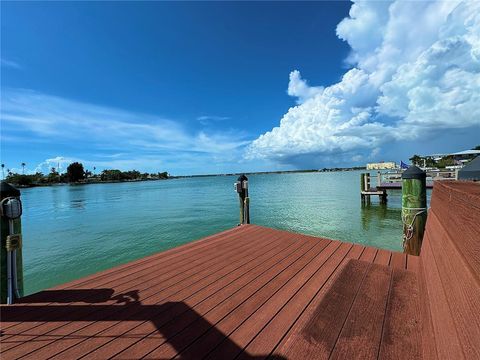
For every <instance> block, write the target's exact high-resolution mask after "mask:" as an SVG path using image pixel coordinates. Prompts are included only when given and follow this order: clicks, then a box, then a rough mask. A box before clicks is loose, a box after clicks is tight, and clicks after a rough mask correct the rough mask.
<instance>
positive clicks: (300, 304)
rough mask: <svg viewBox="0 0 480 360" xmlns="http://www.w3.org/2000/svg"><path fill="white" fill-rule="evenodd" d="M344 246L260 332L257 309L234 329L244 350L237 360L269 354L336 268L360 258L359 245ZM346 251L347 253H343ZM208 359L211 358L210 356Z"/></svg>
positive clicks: (232, 336)
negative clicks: (253, 315)
mask: <svg viewBox="0 0 480 360" xmlns="http://www.w3.org/2000/svg"><path fill="white" fill-rule="evenodd" d="M345 245H346V244H343V243H342V246H341V247H338V248H337V250H336V251H335V252H334V253H333V254H332V255H331V256H329V257H328V259H327V260H326V261H325V263H324V264H323V266H321V267H320V268H319V269H318V270H317V272H316V273H315V274H314V276H313V277H312V278H311V279H310V280H309V281H307V282H306V283H305V284H304V285H303V286H302V288H301V289H300V291H298V292H297V293H296V294H295V296H293V297H292V298H291V299H289V300H288V302H287V304H286V305H285V306H284V307H282V308H281V309H280V310H279V311H278V312H277V313H276V314H275V316H274V317H273V318H272V320H271V321H270V322H268V323H267V324H266V325H265V326H264V327H263V329H261V328H260V329H259V321H258V320H257V317H258V316H262V315H263V310H262V309H260V310H259V311H258V312H257V313H258V314H259V315H257V317H251V318H250V319H249V320H248V321H247V322H245V323H244V324H242V326H241V327H240V328H239V329H237V331H236V334H235V333H234V334H232V335H231V340H232V341H233V342H235V343H236V344H238V345H239V346H240V347H243V348H244V351H243V352H242V354H241V355H240V356H239V357H238V359H250V358H251V357H252V356H254V357H255V358H257V357H258V358H260V357H262V356H265V355H268V354H270V353H271V352H272V351H273V349H274V348H275V346H276V345H277V344H278V343H279V342H280V340H281V339H282V338H283V337H284V336H285V334H286V333H287V332H288V330H289V329H290V328H291V326H292V325H293V324H294V323H295V321H296V320H297V319H298V318H299V316H300V315H301V313H302V312H303V311H304V310H305V309H306V307H307V306H308V304H310V303H311V302H312V301H313V299H314V297H315V296H316V295H317V294H318V292H319V291H320V290H321V289H322V288H323V286H324V285H325V283H326V282H327V281H328V279H330V277H331V276H332V275H333V274H334V272H335V271H336V270H337V269H338V267H339V266H341V264H344V262H345V261H348V259H352V258H358V256H360V255H363V253H362V250H363V249H362V247H361V246H352V247H351V248H350V249H348V247H346V246H345ZM347 250H348V253H346V251H347ZM326 251H327V250H325V252H326ZM257 333H258V334H257ZM244 344H245V345H244ZM224 346H226V345H224ZM223 351H224V350H223ZM230 351H231V350H229V352H228V353H224V354H225V355H228V356H225V357H224V358H228V357H229V355H230V354H231V353H230ZM213 355H215V354H213ZM210 358H214V357H213V356H212V355H210Z"/></svg>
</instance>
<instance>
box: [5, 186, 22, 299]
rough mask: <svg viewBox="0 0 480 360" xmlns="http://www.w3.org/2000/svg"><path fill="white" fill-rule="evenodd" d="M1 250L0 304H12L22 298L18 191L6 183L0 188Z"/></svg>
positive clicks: (20, 212) (20, 207)
mask: <svg viewBox="0 0 480 360" xmlns="http://www.w3.org/2000/svg"><path fill="white" fill-rule="evenodd" d="M0 215H1V244H0V245H1V249H0V294H1V296H0V303H2V304H12V303H13V302H14V300H15V299H16V298H19V297H21V296H23V263H22V237H21V228H22V227H21V221H20V216H21V215H22V203H21V201H20V191H18V190H17V189H16V188H14V187H13V186H11V185H9V184H8V183H7V182H6V181H2V182H1V186H0Z"/></svg>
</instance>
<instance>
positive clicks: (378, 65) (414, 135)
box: [246, 0, 480, 164]
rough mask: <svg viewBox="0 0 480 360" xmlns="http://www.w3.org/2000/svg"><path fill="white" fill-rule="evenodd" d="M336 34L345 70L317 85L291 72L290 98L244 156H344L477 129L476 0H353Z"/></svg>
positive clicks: (294, 159)
mask: <svg viewBox="0 0 480 360" xmlns="http://www.w3.org/2000/svg"><path fill="white" fill-rule="evenodd" d="M336 32H337V36H338V37H339V38H340V39H342V40H344V41H346V42H347V43H348V44H349V46H350V47H351V53H350V55H349V56H348V58H347V59H346V62H347V63H348V64H349V65H350V66H351V68H350V69H349V70H348V71H347V72H346V73H345V74H344V75H343V77H342V79H341V81H340V82H338V83H336V84H333V85H330V86H327V87H325V88H323V87H321V86H318V87H311V86H309V85H308V83H307V82H306V81H305V80H303V79H302V78H301V75H300V72H299V71H297V70H295V71H292V73H291V74H290V82H289V86H288V94H289V95H291V96H294V97H296V98H297V104H298V105H297V106H294V107H292V108H290V109H289V111H288V112H287V113H286V114H285V115H284V116H283V118H282V119H281V121H280V125H279V126H278V127H275V128H273V129H272V130H271V131H269V132H266V133H265V134H263V135H261V136H259V137H258V138H257V139H256V140H254V141H253V142H252V144H250V146H248V148H247V151H246V157H247V158H250V159H253V158H264V159H269V160H274V161H277V162H279V163H284V164H298V163H302V162H303V163H305V162H309V161H310V162H311V161H312V159H315V158H318V157H319V156H321V157H322V158H323V159H335V161H336V162H342V161H345V162H348V161H350V162H352V161H359V160H360V159H365V158H372V159H373V158H376V157H377V156H378V153H379V152H380V149H381V147H382V146H385V144H390V143H391V142H392V141H405V139H409V140H412V139H419V138H421V137H428V136H435V134H438V133H439V132H442V131H443V132H445V130H446V129H467V128H472V129H474V130H475V131H477V130H478V129H480V106H479V104H480V2H478V1H471V2H470V1H464V2H455V1H449V2H438V1H437V2H413V1H393V2H386V1H385V2H383V1H381V2H370V1H361V0H360V1H355V2H354V3H353V5H352V7H351V9H350V13H349V17H348V18H345V19H344V20H342V21H341V22H340V23H339V24H338V26H337V29H336Z"/></svg>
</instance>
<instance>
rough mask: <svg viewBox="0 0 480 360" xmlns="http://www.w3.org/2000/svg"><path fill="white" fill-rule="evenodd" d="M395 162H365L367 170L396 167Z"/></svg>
mask: <svg viewBox="0 0 480 360" xmlns="http://www.w3.org/2000/svg"><path fill="white" fill-rule="evenodd" d="M396 168H397V164H395V163H394V162H393V161H382V162H379V163H369V164H367V170H387V169H389V170H390V169H396Z"/></svg>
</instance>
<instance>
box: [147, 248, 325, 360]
mask: <svg viewBox="0 0 480 360" xmlns="http://www.w3.org/2000/svg"><path fill="white" fill-rule="evenodd" d="M324 245H325V244H324V243H317V244H315V245H314V247H312V248H311V249H310V250H309V251H307V252H306V253H305V254H304V255H302V256H301V257H299V258H298V259H296V260H295V261H294V262H292V263H291V264H290V265H288V266H287V267H286V268H285V269H284V270H282V271H281V272H280V273H278V274H277V275H276V276H275V277H274V278H273V279H272V280H270V281H269V282H267V283H266V284H263V285H262V286H261V287H260V288H259V287H258V285H256V286H255V287H256V289H255V291H254V292H253V293H251V292H249V293H248V296H246V297H245V298H243V300H242V302H241V303H237V301H235V302H231V301H229V302H224V303H223V304H222V305H223V306H220V307H217V308H215V309H213V310H212V311H210V312H208V313H207V314H205V315H204V317H203V318H202V321H199V322H197V323H194V324H192V325H191V326H189V327H188V328H187V329H185V331H182V332H181V333H179V334H177V335H176V336H174V337H172V338H170V339H168V343H164V344H162V345H161V346H160V347H158V348H157V349H155V350H154V351H153V352H151V353H150V354H148V356H149V357H153V358H165V357H171V356H175V355H177V354H182V355H181V356H182V357H188V356H194V357H197V356H198V354H199V353H203V352H204V348H203V346H204V345H207V343H206V342H205V341H203V342H195V344H194V345H192V346H190V345H191V344H193V343H194V341H195V340H196V339H197V338H199V337H200V336H202V335H203V334H204V333H206V332H207V331H209V330H210V329H211V328H212V327H214V326H215V327H216V328H219V327H218V325H217V323H219V322H220V321H221V320H222V319H224V318H226V319H232V321H237V322H241V321H242V319H244V317H245V316H248V315H250V314H252V313H253V312H254V311H255V310H256V309H257V308H258V307H259V306H261V305H262V304H263V303H264V302H265V301H266V300H268V299H269V298H270V297H271V296H272V295H273V294H275V293H276V292H277V291H278V290H279V289H280V288H281V287H282V286H283V285H284V284H285V283H286V282H287V281H288V280H289V279H290V278H292V277H293V276H295V274H297V273H298V272H299V271H300V270H301V269H303V268H304V267H305V266H306V265H307V264H308V263H309V262H310V261H311V260H312V259H313V258H314V257H315V256H316V255H317V254H318V253H319V252H320V251H321V250H322V249H323V248H324ZM243 291H245V288H244V289H243ZM243 291H242V292H243ZM232 314H234V315H232ZM208 324H210V326H208ZM220 331H221V330H220ZM209 334H210V336H212V338H215V335H216V334H215V333H213V332H210V333H209Z"/></svg>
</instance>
